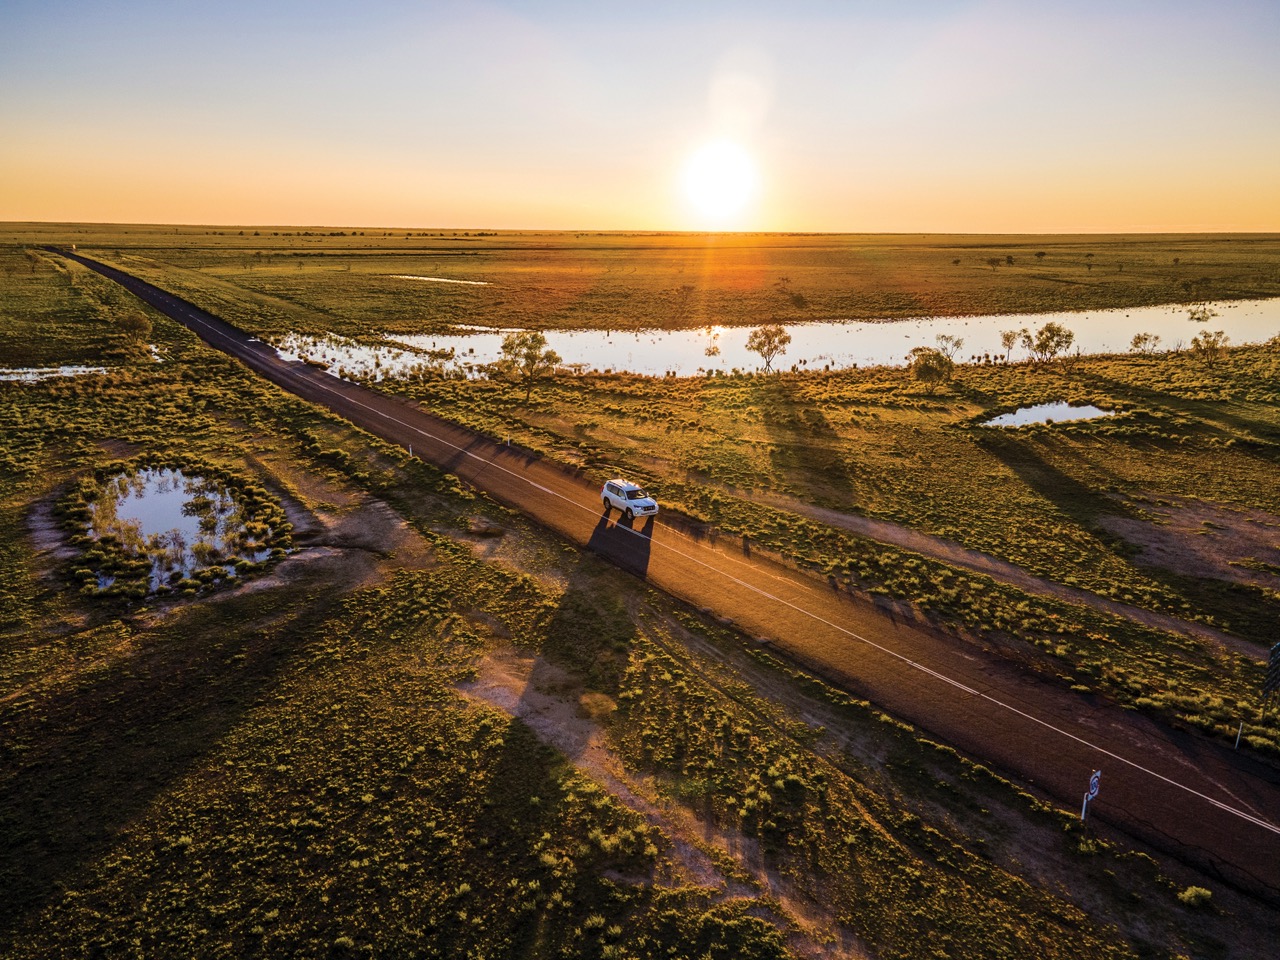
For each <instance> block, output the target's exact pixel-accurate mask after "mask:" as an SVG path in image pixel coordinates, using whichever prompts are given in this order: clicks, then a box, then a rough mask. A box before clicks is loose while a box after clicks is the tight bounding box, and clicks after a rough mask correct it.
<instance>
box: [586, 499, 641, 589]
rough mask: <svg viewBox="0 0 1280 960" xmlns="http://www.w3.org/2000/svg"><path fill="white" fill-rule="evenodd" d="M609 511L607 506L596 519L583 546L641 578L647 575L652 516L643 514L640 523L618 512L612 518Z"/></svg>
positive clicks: (611, 512)
mask: <svg viewBox="0 0 1280 960" xmlns="http://www.w3.org/2000/svg"><path fill="white" fill-rule="evenodd" d="M612 514H613V511H612V510H611V509H609V508H608V507H606V508H605V510H604V512H603V513H602V514H601V515H600V519H599V520H598V521H596V526H595V529H594V530H592V531H591V538H590V539H589V540H588V541H587V549H588V550H590V551H591V552H592V553H594V554H596V555H597V556H600V557H603V558H605V559H606V560H609V561H611V562H613V563H614V564H616V565H617V566H619V567H621V568H622V569H623V570H626V571H627V572H628V573H634V574H635V575H636V576H637V577H640V578H641V579H644V578H645V577H646V576H648V574H649V553H650V548H651V546H652V540H653V517H652V516H649V517H646V518H645V520H644V522H643V525H642V526H640V527H639V528H637V527H636V523H637V522H639V521H638V520H628V519H626V517H625V516H623V515H621V514H618V515H617V520H616V521H615V520H612V519H611V515H612Z"/></svg>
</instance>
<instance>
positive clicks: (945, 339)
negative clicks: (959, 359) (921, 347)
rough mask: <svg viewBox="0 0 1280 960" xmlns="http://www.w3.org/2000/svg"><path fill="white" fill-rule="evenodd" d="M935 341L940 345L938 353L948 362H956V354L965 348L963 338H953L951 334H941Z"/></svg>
mask: <svg viewBox="0 0 1280 960" xmlns="http://www.w3.org/2000/svg"><path fill="white" fill-rule="evenodd" d="M934 340H936V341H937V343H938V352H939V353H941V354H942V355H943V356H944V357H946V358H947V359H948V360H955V358H956V353H958V352H959V350H960V348H961V347H963V346H964V339H963V338H962V337H953V336H952V335H951V334H949V333H940V334H938V335H937V336H936V337H934Z"/></svg>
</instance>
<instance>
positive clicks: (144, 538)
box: [88, 467, 276, 593]
mask: <svg viewBox="0 0 1280 960" xmlns="http://www.w3.org/2000/svg"><path fill="white" fill-rule="evenodd" d="M88 533H89V536H90V537H91V538H93V539H94V540H97V541H99V542H100V543H106V544H110V545H111V546H113V547H114V548H115V549H114V551H112V552H113V553H117V554H118V555H117V556H115V557H112V556H110V555H108V556H107V557H106V561H107V562H105V563H104V564H103V565H102V567H101V568H100V569H98V570H94V571H93V574H94V576H95V578H96V584H97V589H98V590H107V589H109V588H111V587H112V586H113V585H114V584H115V583H116V581H117V579H118V578H121V577H126V578H127V577H129V576H130V575H133V577H134V578H137V579H141V577H142V576H145V577H146V584H147V592H149V593H155V592H157V591H163V590H165V589H168V588H170V587H172V586H175V585H178V584H180V583H182V582H183V581H192V580H193V579H194V580H195V581H198V582H200V583H208V582H213V581H216V580H220V579H223V578H226V577H235V576H236V575H237V574H238V573H240V572H242V571H244V570H247V569H248V568H249V567H250V566H252V565H255V564H260V563H263V562H264V561H266V560H267V559H269V558H270V557H271V555H272V548H273V546H274V544H273V539H274V536H275V533H276V531H274V530H273V529H272V527H271V526H270V525H268V524H266V523H263V522H261V521H260V520H259V519H257V517H256V516H254V515H253V511H251V510H250V509H246V507H245V505H243V504H242V503H241V502H240V500H238V499H237V497H236V495H235V494H234V493H233V491H232V490H231V489H230V488H229V487H228V486H227V485H226V484H224V483H222V482H220V481H218V480H212V479H208V478H205V477H201V476H196V475H192V474H189V473H184V472H183V471H182V470H181V469H172V468H168V467H164V468H146V469H141V470H137V471H134V472H131V473H120V474H116V475H115V476H113V477H111V478H110V479H108V480H107V481H105V482H104V483H103V484H102V486H101V488H100V490H99V492H98V495H97V496H96V498H94V499H93V500H92V501H91V502H90V503H89V504H88ZM113 560H114V561H115V562H112V561H113Z"/></svg>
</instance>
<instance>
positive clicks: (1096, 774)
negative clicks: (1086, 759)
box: [1080, 770, 1102, 823]
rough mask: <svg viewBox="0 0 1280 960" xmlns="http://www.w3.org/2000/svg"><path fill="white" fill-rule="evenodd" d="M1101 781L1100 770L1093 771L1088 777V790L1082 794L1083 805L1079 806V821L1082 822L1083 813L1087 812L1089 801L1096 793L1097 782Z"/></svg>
mask: <svg viewBox="0 0 1280 960" xmlns="http://www.w3.org/2000/svg"><path fill="white" fill-rule="evenodd" d="M1101 781H1102V771H1101V770H1095V771H1093V776H1092V777H1090V778H1089V792H1088V793H1086V794H1085V795H1084V806H1082V807H1081V808H1080V822H1081V823H1083V822H1084V818H1085V814H1087V813H1088V812H1089V801H1090V800H1092V799H1093V798H1094V797H1096V796H1097V795H1098V784H1099V783H1100V782H1101Z"/></svg>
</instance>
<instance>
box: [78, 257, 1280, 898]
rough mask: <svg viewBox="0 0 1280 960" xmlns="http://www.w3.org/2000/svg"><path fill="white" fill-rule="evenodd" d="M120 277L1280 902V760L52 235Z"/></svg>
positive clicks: (978, 744)
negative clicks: (1042, 669) (632, 517)
mask: <svg viewBox="0 0 1280 960" xmlns="http://www.w3.org/2000/svg"><path fill="white" fill-rule="evenodd" d="M56 252H58V253H60V254H61V255H62V256H65V257H67V258H69V259H71V260H74V261H76V262H78V263H80V264H82V265H84V266H86V267H88V268H90V269H92V270H95V271H97V272H98V273H100V274H102V275H103V276H106V277H108V278H109V279H111V280H114V281H116V282H118V283H120V284H121V285H122V286H124V287H125V288H127V289H128V290H130V291H131V292H132V293H134V294H135V295H136V296H138V297H139V298H140V299H142V300H143V301H144V302H146V303H148V304H150V305H151V306H152V307H154V308H155V309H157V310H159V311H160V312H162V313H163V314H165V315H166V316H168V317H170V318H171V319H173V320H175V321H177V322H178V323H180V324H182V325H183V326H185V327H187V328H189V329H191V330H192V331H193V332H195V333H196V334H197V335H198V336H199V337H200V338H201V339H203V340H204V341H205V342H206V343H208V344H209V345H211V346H213V347H216V348H217V349H219V350H223V351H225V352H226V353H229V354H231V355H232V356H234V357H237V358H238V359H239V360H241V361H242V362H243V363H244V364H245V365H246V366H248V367H249V368H250V369H252V370H254V371H255V372H257V373H258V374H260V375H262V376H263V377H265V378H267V379H268V380H270V381H272V382H273V383H275V384H277V385H278V386H280V387H281V388H282V389H284V390H287V391H289V392H291V393H293V394H295V395H297V396H299V397H301V398H303V399H305V400H308V401H310V402H313V403H317V404H319V405H321V406H324V407H326V408H327V409H329V410H331V411H333V412H334V413H337V414H338V415H340V416H342V417H345V418H346V419H348V420H350V421H351V422H352V423H354V424H355V425H357V426H359V427H361V428H362V429H364V430H367V431H368V432H369V433H371V434H373V435H375V436H377V437H380V438H382V439H383V440H385V441H388V442H390V443H393V444H396V445H398V446H401V447H403V448H405V449H409V450H411V451H412V453H413V455H414V456H416V457H420V458H421V459H423V460H425V461H427V462H430V463H432V464H435V465H436V466H438V467H440V468H442V469H444V470H447V471H449V472H451V473H453V474H455V475H457V476H458V477H459V478H460V479H462V480H465V481H466V482H467V483H469V484H471V485H472V486H474V487H475V488H477V489H479V490H482V491H484V492H485V493H487V494H489V495H490V496H492V497H493V498H494V499H496V500H498V501H500V502H502V503H504V504H506V505H508V506H510V507H512V508H514V509H517V510H519V511H520V512H522V513H524V514H525V515H527V516H528V517H530V518H531V519H533V520H535V521H536V522H538V523H539V524H540V525H542V526H544V527H545V528H547V529H549V530H552V531H554V532H555V533H557V534H558V535H560V536H562V537H564V538H565V539H566V540H568V541H569V542H571V543H574V544H576V545H578V546H580V547H588V548H589V549H591V550H592V551H594V552H596V553H597V554H599V555H601V556H603V557H605V558H607V559H609V560H610V561H612V562H614V563H615V564H617V565H618V566H619V567H621V568H623V569H624V570H627V571H629V572H631V573H633V574H635V575H637V576H640V577H642V578H644V579H645V580H646V581H647V582H648V583H650V584H652V585H653V586H655V587H657V588H659V589H661V590H664V591H666V592H667V593H669V594H671V595H673V596H675V597H678V598H680V599H681V600H684V601H686V602H688V603H690V604H692V605H693V606H695V607H697V608H700V609H702V610H705V611H710V612H711V613H712V614H714V615H716V616H718V617H720V618H721V619H722V620H730V619H731V620H732V622H733V623H734V624H735V625H736V626H737V628H738V629H740V630H742V631H743V632H744V633H746V634H747V635H748V636H750V637H754V638H756V639H758V640H766V641H768V642H769V643H770V644H772V646H773V647H774V648H776V649H778V650H779V651H781V652H782V653H784V654H785V655H787V656H788V657H790V658H792V659H794V660H795V661H797V662H798V663H800V664H802V665H804V666H805V667H807V668H809V669H811V670H813V671H814V672H815V673H817V674H819V675H821V676H823V677H825V678H827V679H828V680H831V681H832V682H834V683H836V684H838V685H840V686H841V687H843V688H845V689H847V690H849V691H850V692H852V693H854V694H855V695H857V696H859V697H863V698H866V699H867V700H869V701H871V702H873V703H875V704H876V705H877V706H879V707H881V708H882V709H884V710H886V711H888V712H889V713H891V714H894V715H895V716H898V717H900V718H902V719H904V720H906V721H908V722H910V723H912V724H914V725H916V726H918V727H920V728H922V729H923V730H926V731H928V732H929V734H930V735H931V736H932V737H935V738H937V739H939V740H941V741H944V742H946V743H949V744H951V745H953V746H954V747H956V748H957V749H959V750H961V751H962V752H963V753H965V754H967V755H968V756H970V757H972V758H974V759H976V760H978V761H980V762H982V763H984V764H986V765H988V766H990V767H991V768H993V769H995V770H997V771H999V772H1001V773H1003V774H1006V775H1009V776H1011V777H1013V778H1015V779H1017V780H1019V781H1021V782H1022V783H1024V784H1026V785H1028V786H1029V787H1030V788H1031V789H1032V790H1034V791H1035V792H1037V793H1040V794H1042V795H1045V796H1047V797H1049V798H1051V799H1052V800H1054V801H1055V802H1056V803H1058V804H1061V805H1062V806H1064V807H1065V808H1066V809H1067V810H1079V809H1080V806H1081V803H1082V799H1083V796H1084V794H1085V792H1086V791H1087V790H1088V789H1089V780H1090V775H1091V773H1092V772H1093V771H1094V770H1099V769H1100V770H1101V771H1102V778H1101V786H1100V791H1099V795H1098V797H1097V799H1096V800H1094V801H1093V802H1092V803H1091V805H1090V807H1089V817H1090V820H1091V822H1094V823H1098V822H1101V823H1104V824H1106V825H1109V826H1111V827H1114V828H1116V829H1118V830H1120V831H1122V832H1124V833H1126V834H1128V835H1129V836H1130V837H1132V838H1134V839H1136V840H1138V841H1140V842H1142V843H1145V844H1147V845H1149V846H1151V847H1152V848H1154V849H1156V850H1158V851H1160V852H1162V853H1164V854H1167V855H1171V856H1173V857H1175V858H1177V859H1180V860H1184V861H1186V862H1188V863H1191V864H1193V865H1195V866H1196V867H1198V868H1199V869H1201V870H1203V871H1205V872H1206V873H1208V874H1209V875H1211V876H1214V877H1217V878H1218V879H1220V880H1222V881H1225V882H1227V883H1230V884H1232V885H1234V886H1237V887H1240V888H1242V889H1245V890H1247V891H1249V892H1251V893H1253V894H1254V895H1256V896H1259V897H1261V898H1263V899H1265V900H1268V901H1270V902H1272V903H1280V769H1277V768H1276V767H1275V766H1273V765H1271V764H1269V763H1267V762H1265V761H1263V760H1261V759H1259V758H1257V757H1256V756H1254V755H1252V754H1251V753H1249V752H1248V751H1243V752H1237V751H1234V750H1232V749H1231V748H1230V747H1229V746H1227V745H1224V744H1221V743H1219V742H1217V741H1212V740H1209V739H1207V738H1205V737H1202V736H1199V735H1197V734H1193V733H1188V732H1183V731H1179V730H1173V729H1169V728H1167V727H1165V726H1163V725H1161V724H1159V723H1156V722H1155V721H1153V720H1151V719H1150V718H1147V717H1145V716H1142V715H1140V714H1137V713H1134V712H1132V711H1126V710H1123V709H1121V708H1120V707H1118V706H1116V705H1115V704H1113V703H1110V702H1108V701H1105V700H1103V699H1101V698H1095V697H1092V696H1081V695H1077V694H1075V693H1072V692H1070V691H1068V690H1065V689H1063V688H1061V687H1059V686H1056V685H1053V684H1051V683H1048V682H1046V681H1044V680H1041V679H1039V678H1036V677H1034V676H1029V675H1027V674H1025V673H1023V672H1021V671H1019V670H1018V669H1017V668H1016V667H1015V666H1014V665H1012V664H1010V663H1009V662H1007V661H1005V660H1002V659H1000V658H998V657H994V656H991V655H988V654H986V653H985V652H983V651H982V650H979V649H978V648H976V647H973V646H971V645H968V644H966V643H964V642H963V641H961V640H958V639H957V638H955V637H954V636H950V635H948V634H945V633H943V632H941V631H938V630H936V629H933V628H930V627H929V626H928V625H927V624H921V623H917V622H915V621H913V620H912V619H910V618H909V617H904V616H903V615H902V614H901V613H900V612H895V610H894V609H893V608H888V607H881V606H878V605H877V604H875V603H872V602H869V601H867V600H865V599H863V598H861V597H857V596H851V595H849V594H847V593H844V592H841V591H838V590H834V589H832V588H831V587H830V586H829V585H827V584H826V583H825V582H823V581H821V580H819V579H818V578H816V577H813V576H810V575H807V574H805V573H802V572H798V571H796V570H794V569H791V568H789V567H786V566H784V565H782V564H779V563H776V562H774V561H772V560H770V559H768V558H765V557H762V556H760V555H758V554H757V553H756V552H754V551H753V550H752V549H751V545H750V544H749V543H748V542H746V541H744V540H740V539H738V538H728V537H721V536H717V535H715V534H714V533H707V532H706V531H702V530H701V529H699V528H698V527H696V525H693V524H685V523H681V522H680V519H679V518H672V519H663V520H660V521H657V522H654V521H653V520H652V519H650V520H649V521H648V523H647V524H646V526H645V527H644V528H642V529H635V528H633V527H632V526H631V525H630V524H628V523H627V522H625V521H624V520H622V518H621V517H619V516H618V514H617V513H609V512H606V511H604V510H603V509H602V505H601V502H600V499H599V496H598V490H597V488H596V486H595V485H593V484H591V483H589V482H587V481H586V480H584V479H583V478H581V477H580V476H578V475H576V474H574V473H573V472H571V471H570V470H568V469H567V468H565V467H562V466H560V465H557V464H555V463H551V462H547V461H545V460H542V459H541V458H539V457H538V456H536V455H534V454H531V453H530V452H528V451H526V450H522V449H520V448H518V447H512V446H509V445H507V444H503V443H501V442H499V441H496V440H493V439H491V438H488V437H485V436H482V435H480V434H478V433H475V432H473V431H470V430H467V429H465V428H463V427H461V426H459V425H457V424H454V423H451V422H449V421H448V420H445V419H442V418H440V417H436V416H433V415H432V414H429V413H427V412H426V411H424V410H423V409H421V407H419V406H418V405H416V404H413V403H410V402H408V401H404V400H400V399H397V398H394V397H390V396H388V395H386V394H382V393H379V392H378V391H375V390H371V389H368V388H365V387H362V386H359V385H357V384H353V383H349V382H346V381H343V380H339V379H337V378H335V377H332V376H330V375H329V374H327V373H324V372H322V371H320V370H317V369H315V368H313V367H310V366H308V365H306V364H304V363H298V362H290V361H286V360H283V359H281V358H280V357H279V356H278V355H277V354H276V352H275V350H273V349H272V348H271V347H270V346H269V345H267V344H265V343H262V342H261V341H259V340H257V339H256V338H254V337H252V336H251V335H249V334H248V333H246V332H245V331H243V330H240V329H238V328H236V327H234V326H232V325H230V324H228V323H226V322H225V321H223V320H221V319H219V318H217V317H215V316H213V315H212V314H209V313H207V312H205V311H203V310H201V309H199V308H198V307H196V306H195V305H193V304H191V303H189V302H187V301H185V300H183V299H181V298H179V297H176V296H173V295H171V294H169V293H166V292H165V291H163V290H161V289H159V288H158V287H155V286H153V285H151V284H149V283H146V282H144V281H142V280H139V279H137V278H136V277H133V276H131V275H129V274H127V273H124V272H123V271H120V270H117V269H115V268H113V267H109V266H106V265H105V264H101V263H98V262H96V261H94V260H90V259H88V258H86V257H82V256H78V255H76V254H72V253H68V252H65V251H62V250H57V251H56Z"/></svg>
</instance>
